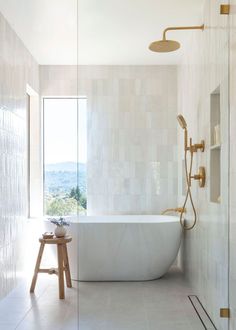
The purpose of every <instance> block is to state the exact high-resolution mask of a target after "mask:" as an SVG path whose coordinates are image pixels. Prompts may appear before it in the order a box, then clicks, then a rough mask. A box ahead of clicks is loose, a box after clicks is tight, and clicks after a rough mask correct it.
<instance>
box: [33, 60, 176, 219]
mask: <svg viewBox="0 0 236 330" xmlns="http://www.w3.org/2000/svg"><path fill="white" fill-rule="evenodd" d="M76 73H77V70H76V67H73V66H41V67H40V87H41V94H42V96H56V95H57V96H60V95H61V96H68V95H70V96H75V95H76V94H77V81H76ZM78 95H79V96H87V98H88V214H90V215H92V214H96V215H98V214H160V212H161V211H162V210H164V209H166V208H168V207H176V205H177V204H176V203H177V156H176V149H177V131H176V115H177V68H176V66H132V65H131V66H79V67H78Z"/></svg>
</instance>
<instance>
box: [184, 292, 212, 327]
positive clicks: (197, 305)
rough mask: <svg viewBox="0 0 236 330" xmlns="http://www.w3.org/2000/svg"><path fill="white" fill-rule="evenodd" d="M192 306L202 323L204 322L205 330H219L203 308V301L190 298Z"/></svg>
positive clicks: (193, 297) (194, 297)
mask: <svg viewBox="0 0 236 330" xmlns="http://www.w3.org/2000/svg"><path fill="white" fill-rule="evenodd" d="M188 298H189V300H190V302H191V304H192V305H193V308H194V309H195V312H196V313H197V315H198V317H199V319H200V321H201V322H202V325H203V327H204V329H206V330H217V328H216V326H215V325H214V323H213V322H212V319H211V318H210V316H209V314H208V313H207V311H206V310H205V308H204V307H203V305H202V303H201V301H200V300H199V298H198V297H197V296H193V295H191V296H188Z"/></svg>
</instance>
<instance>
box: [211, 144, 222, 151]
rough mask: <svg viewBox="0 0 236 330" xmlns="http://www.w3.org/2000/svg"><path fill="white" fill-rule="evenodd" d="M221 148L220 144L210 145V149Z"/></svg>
mask: <svg viewBox="0 0 236 330" xmlns="http://www.w3.org/2000/svg"><path fill="white" fill-rule="evenodd" d="M220 148H221V144H214V145H212V146H210V149H211V150H216V149H220Z"/></svg>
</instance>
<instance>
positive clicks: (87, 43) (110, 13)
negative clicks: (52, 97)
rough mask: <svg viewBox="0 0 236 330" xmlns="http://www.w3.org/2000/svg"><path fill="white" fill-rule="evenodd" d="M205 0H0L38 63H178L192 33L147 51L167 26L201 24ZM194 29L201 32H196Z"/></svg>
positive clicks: (174, 34)
mask: <svg viewBox="0 0 236 330" xmlns="http://www.w3.org/2000/svg"><path fill="white" fill-rule="evenodd" d="M203 2H204V0H99V1H98V0H78V20H77V0H20V1H19V0H7V1H6V0H0V11H1V12H2V14H3V16H5V18H6V19H7V20H8V22H9V23H10V25H11V26H12V28H13V29H14V30H15V31H16V33H17V34H18V36H19V37H20V38H21V39H22V41H23V42H24V44H25V45H26V47H27V48H28V49H29V51H30V52H31V54H32V55H33V56H34V58H35V59H36V61H37V62H38V63H39V64H76V63H77V21H78V59H79V64H98V65H99V64H100V65H101V64H104V65H115V64H116V65H126V64H129V65H130V64H133V65H135V64H136V65H142V64H143V65H154V64H177V63H179V61H180V59H181V54H182V53H183V52H184V49H185V48H186V45H187V41H188V38H189V37H190V35H191V33H192V32H189V31H178V32H169V34H168V36H169V38H170V39H175V38H176V39H177V40H178V41H180V42H181V44H182V47H181V49H180V50H178V51H176V52H173V53H169V54H158V53H153V52H150V51H149V50H148V45H149V43H150V42H152V41H154V40H157V39H160V38H161V37H162V30H163V29H164V28H165V27H167V26H175V25H176V26H178V25H196V24H202V23H203V22H202V20H201V12H202V5H203ZM194 33H201V32H200V31H194Z"/></svg>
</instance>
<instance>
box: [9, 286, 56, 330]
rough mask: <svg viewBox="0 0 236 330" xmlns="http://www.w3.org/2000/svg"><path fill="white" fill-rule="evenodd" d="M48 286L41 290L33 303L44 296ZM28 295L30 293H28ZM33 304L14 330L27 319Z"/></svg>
mask: <svg viewBox="0 0 236 330" xmlns="http://www.w3.org/2000/svg"><path fill="white" fill-rule="evenodd" d="M49 286H50V284H48V285H47V286H46V287H45V289H44V290H42V293H41V294H40V295H39V296H38V297H36V299H35V302H36V301H38V300H39V299H40V298H41V297H42V296H43V295H44V293H45V291H46V290H47V289H48V287H49ZM29 294H30V293H29ZM33 305H34V304H31V306H30V308H29V309H28V310H27V312H26V313H25V315H24V316H23V318H22V319H21V320H20V321H19V322H18V323H17V324H16V327H15V329H17V328H18V327H19V326H20V325H21V323H22V322H23V321H24V320H25V319H26V317H27V315H28V314H29V313H30V312H31V310H32V309H33V307H34V306H33Z"/></svg>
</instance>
